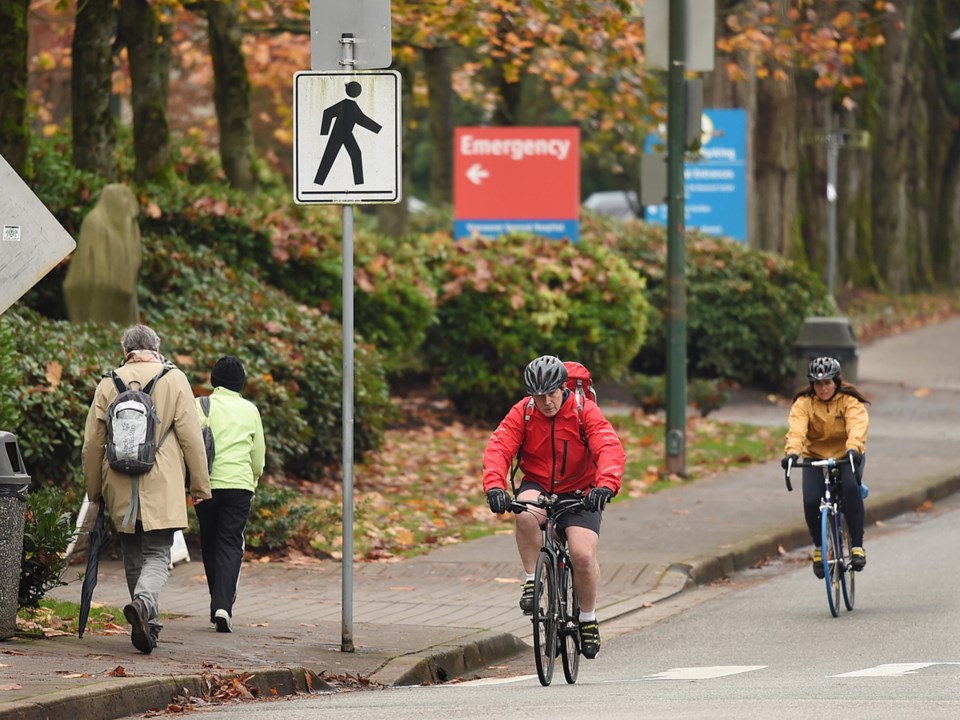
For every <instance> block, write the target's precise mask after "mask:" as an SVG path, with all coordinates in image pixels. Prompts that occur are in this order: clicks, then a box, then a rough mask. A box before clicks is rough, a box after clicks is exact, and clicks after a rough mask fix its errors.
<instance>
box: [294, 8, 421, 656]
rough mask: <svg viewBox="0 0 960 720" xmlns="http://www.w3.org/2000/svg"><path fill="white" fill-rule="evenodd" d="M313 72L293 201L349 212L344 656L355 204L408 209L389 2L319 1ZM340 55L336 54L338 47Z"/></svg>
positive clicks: (345, 608) (297, 112) (302, 102)
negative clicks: (403, 199)
mask: <svg viewBox="0 0 960 720" xmlns="http://www.w3.org/2000/svg"><path fill="white" fill-rule="evenodd" d="M310 29H311V42H310V51H311V53H310V60H311V68H312V69H313V70H322V71H330V72H314V73H297V74H296V75H295V76H294V95H293V108H294V117H293V128H294V141H293V147H294V154H293V172H294V197H293V199H294V201H295V202H297V203H337V204H342V205H343V287H342V292H343V318H342V325H343V428H342V429H343V558H342V575H343V583H342V596H341V597H342V608H341V615H342V627H341V638H340V650H341V652H354V646H353V520H354V518H353V422H354V420H353V418H354V392H353V386H354V333H353V323H354V312H353V205H354V204H363V203H396V202H400V198H401V193H400V182H401V177H402V176H401V172H400V161H401V152H400V151H401V147H400V143H401V138H400V73H398V72H396V71H395V70H391V71H388V72H384V73H369V72H361V70H364V69H368V68H369V69H376V68H387V67H390V63H391V61H392V48H391V42H390V30H391V18H390V0H362V1H357V0H311V3H310ZM335 41H336V42H337V43H339V47H338V48H337V50H336V51H334V42H335Z"/></svg>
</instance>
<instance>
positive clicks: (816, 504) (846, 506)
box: [803, 458, 866, 547]
mask: <svg viewBox="0 0 960 720" xmlns="http://www.w3.org/2000/svg"><path fill="white" fill-rule="evenodd" d="M861 462H866V458H864V459H863V460H862V461H861ZM862 469H863V468H862V466H861V471H862ZM861 477H862V472H861ZM840 482H841V484H842V491H841V492H842V493H843V512H844V515H845V516H846V518H847V527H848V528H849V529H850V542H851V543H852V544H853V547H862V546H863V496H861V495H860V487H859V486H858V485H857V478H856V476H855V475H854V473H853V470H851V469H850V464H849V463H847V462H844V463H842V464H841V465H840ZM822 497H823V468H818V467H805V468H803V516H804V518H805V519H806V521H807V528H809V530H810V537H811V538H813V544H814V545H816V546H817V547H821V546H822V545H823V538H821V537H820V498H822Z"/></svg>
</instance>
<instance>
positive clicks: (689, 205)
mask: <svg viewBox="0 0 960 720" xmlns="http://www.w3.org/2000/svg"><path fill="white" fill-rule="evenodd" d="M701 133H702V136H701V140H700V142H701V146H700V159H699V160H697V161H695V162H686V163H684V166H683V178H684V190H685V200H684V207H685V210H686V213H685V217H684V224H685V225H686V227H687V228H688V229H689V228H696V229H697V230H700V231H701V232H704V233H707V234H709V235H716V236H723V237H728V238H732V239H734V240H739V241H740V242H747V111H746V110H739V109H723V110H704V111H703V116H702V118H701ZM665 146H666V138H665V137H663V136H661V135H658V134H651V135H649V136H648V137H647V142H646V152H648V153H650V152H662V151H663V149H664V148H665ZM644 218H645V219H646V220H647V221H648V222H652V223H658V224H661V225H665V224H666V222H667V206H666V205H647V206H645V208H644Z"/></svg>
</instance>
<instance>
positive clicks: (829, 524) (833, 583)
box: [820, 507, 842, 617]
mask: <svg viewBox="0 0 960 720" xmlns="http://www.w3.org/2000/svg"><path fill="white" fill-rule="evenodd" d="M820 533H821V537H822V539H823V581H824V582H825V583H826V585H827V604H828V605H829V606H830V614H831V615H833V616H834V617H836V616H837V615H839V614H840V577H841V574H842V570H841V568H842V560H841V558H840V538H839V537H838V528H837V522H836V512H835V511H834V509H833V508H832V507H825V508H823V510H822V511H821V512H820Z"/></svg>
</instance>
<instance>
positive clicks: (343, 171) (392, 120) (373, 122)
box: [293, 70, 401, 205]
mask: <svg viewBox="0 0 960 720" xmlns="http://www.w3.org/2000/svg"><path fill="white" fill-rule="evenodd" d="M400 143H401V135H400V73H398V72H397V71H396V70H383V71H375V72H298V73H296V74H295V75H294V77H293V193H294V198H293V199H294V201H295V202H297V203H300V204H306V203H339V204H341V205H355V204H356V205H359V204H368V203H369V204H372V203H396V202H399V201H400V197H401V193H400V182H401V180H400V178H401V171H400V170H401V168H400V158H401V144H400Z"/></svg>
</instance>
